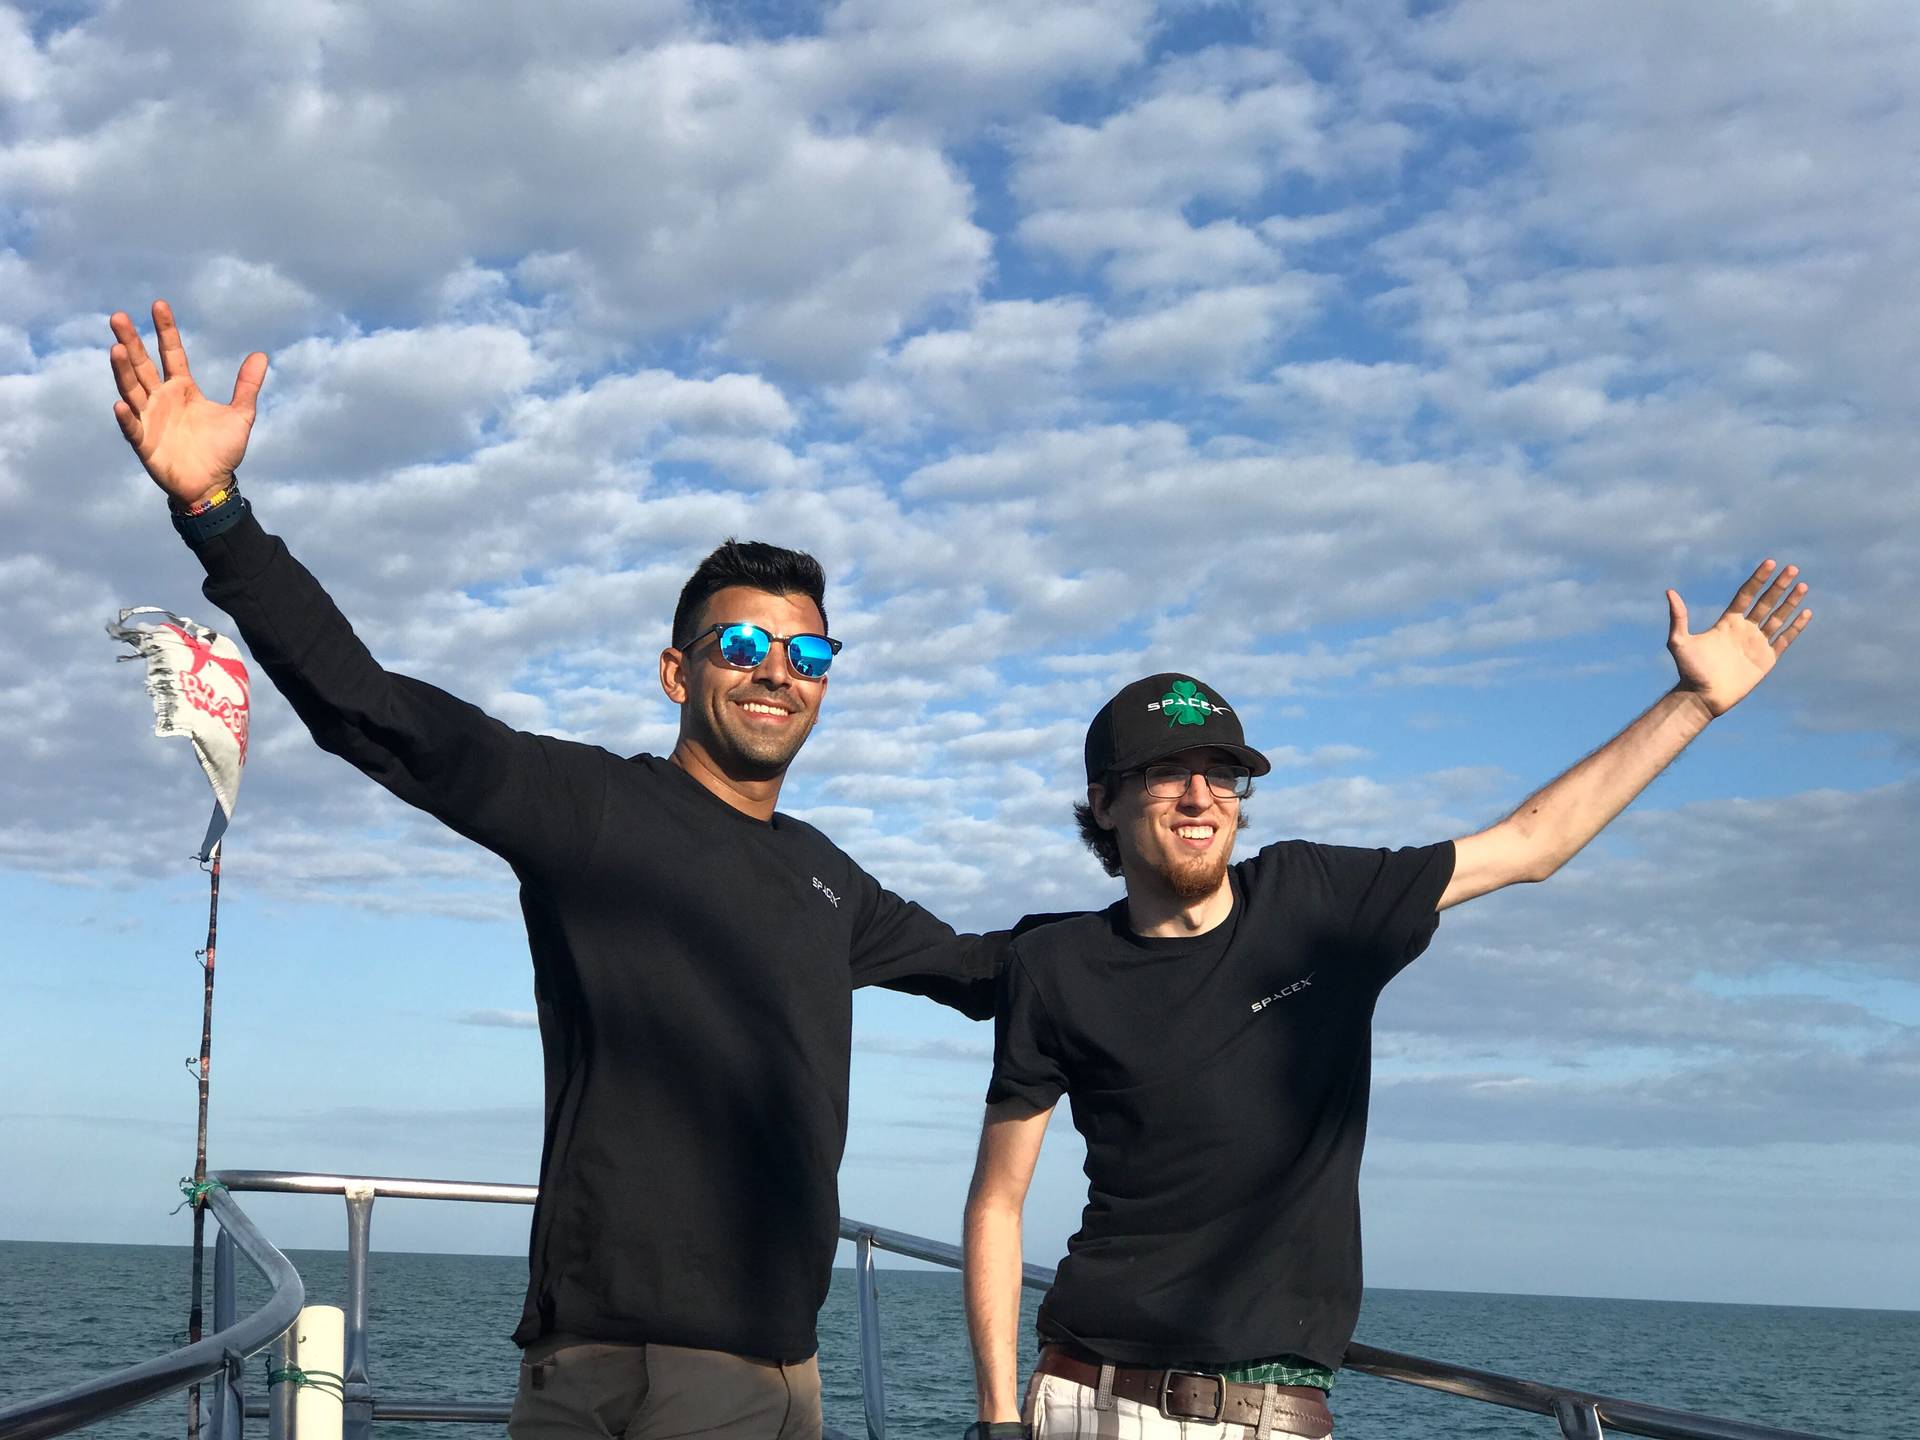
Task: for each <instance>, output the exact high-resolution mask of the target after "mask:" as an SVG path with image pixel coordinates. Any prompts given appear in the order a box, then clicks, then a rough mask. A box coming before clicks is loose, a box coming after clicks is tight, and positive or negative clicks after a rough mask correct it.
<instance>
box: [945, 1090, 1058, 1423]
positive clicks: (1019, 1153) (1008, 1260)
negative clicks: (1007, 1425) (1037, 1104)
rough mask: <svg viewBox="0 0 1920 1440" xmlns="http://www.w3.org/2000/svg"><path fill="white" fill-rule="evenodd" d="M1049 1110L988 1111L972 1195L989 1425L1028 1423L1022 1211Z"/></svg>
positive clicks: (973, 1262) (973, 1290) (970, 1290)
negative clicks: (1023, 1411)
mask: <svg viewBox="0 0 1920 1440" xmlns="http://www.w3.org/2000/svg"><path fill="white" fill-rule="evenodd" d="M1052 1114H1053V1107H1052V1106H1051V1105H1049V1106H1048V1107H1047V1108H1046V1109H1044V1110H1036V1109H1034V1108H1033V1106H1031V1105H1029V1104H1028V1103H1027V1102H1026V1101H1024V1100H1002V1101H1000V1102H999V1103H998V1104H994V1105H989V1106H987V1118H986V1123H985V1124H983V1125H982V1126H981V1128H980V1154H979V1156H978V1158H977V1159H976V1160H975V1161H974V1166H973V1184H972V1186H971V1187H970V1188H969V1189H968V1191H967V1215H966V1227H965V1241H966V1295H967V1336H968V1338H969V1339H970V1340H972V1342H973V1383H974V1391H975V1394H976V1395H977V1396H978V1397H979V1402H980V1411H979V1415H980V1418H981V1419H982V1420H990V1421H1017V1420H1018V1419H1019V1418H1020V1394H1019V1384H1020V1212H1021V1209H1022V1208H1023V1207H1024V1206H1025V1205H1026V1201H1027V1187H1028V1186H1029V1185H1031V1184H1032V1183H1033V1167H1034V1164H1035V1162H1036V1161H1038V1160H1039V1158H1040V1142H1041V1141H1042V1140H1044V1139H1045V1138H1046V1134H1047V1117H1048V1116H1050V1115H1052Z"/></svg>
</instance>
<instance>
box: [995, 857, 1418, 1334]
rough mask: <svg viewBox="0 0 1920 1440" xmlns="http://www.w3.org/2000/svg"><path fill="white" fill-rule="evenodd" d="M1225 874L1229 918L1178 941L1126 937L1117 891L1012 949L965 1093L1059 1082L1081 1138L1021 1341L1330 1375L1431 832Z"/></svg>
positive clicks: (1004, 1093) (1257, 860)
mask: <svg viewBox="0 0 1920 1440" xmlns="http://www.w3.org/2000/svg"><path fill="white" fill-rule="evenodd" d="M1229 874H1230V876H1231V879H1232V885H1233V895H1234V906H1233V912H1232V914H1231V915H1230V916H1229V917H1228V919H1227V920H1226V921H1225V922H1224V923H1223V924H1221V925H1220V926H1218V927H1216V928H1215V929H1214V930H1212V931H1210V932H1208V933H1207V934H1205V935H1202V936H1199V937H1197V938H1195V939H1191V940H1155V939H1145V938H1142V937H1140V936H1137V935H1134V934H1133V933H1132V932H1130V931H1129V930H1128V929H1127V928H1126V909H1125V904H1124V902H1122V903H1119V904H1116V905H1114V906H1112V907H1110V908H1108V909H1107V910H1105V911H1102V912H1099V913H1097V914H1092V915H1085V916H1080V917H1077V918H1075V919H1071V920H1066V921H1063V922H1061V923H1059V924H1054V925H1048V926H1045V927H1044V928H1041V929H1038V930H1034V931H1031V932H1029V933H1028V934H1026V935H1024V936H1022V937H1021V938H1020V939H1019V940H1017V941H1016V942H1014V947H1013V956H1012V960H1011V962H1010V963H1009V965H1008V966H1007V969H1006V972H1005V974H1004V975H1003V976H1002V977H1001V985H1002V993H1001V999H1000V1005H999V1013H998V1015H997V1016H996V1019H995V1035H994V1069H993V1082H992V1085H991V1086H990V1088H989V1089H988V1092H987V1100H988V1102H989V1103H994V1102H997V1101H1001V1100H1007V1099H1014V1098H1018V1099H1021V1100H1024V1101H1026V1102H1028V1103H1029V1104H1032V1105H1034V1106H1036V1107H1040V1108H1044V1107H1047V1106H1050V1105H1052V1104H1054V1103H1055V1102H1056V1101H1057V1100H1058V1099H1059V1097H1060V1096H1061V1095H1062V1094H1065V1095H1066V1096H1067V1097H1068V1100H1069V1101H1070V1103H1071V1106H1072V1112H1073V1123H1074V1127H1075V1128H1076V1129H1077V1130H1079V1132H1080V1134H1081V1135H1082V1136H1083V1137H1084V1138H1085V1140H1086V1142H1087V1162H1086V1172H1087V1180H1088V1188H1087V1206H1086V1210H1085V1212H1084V1213H1083V1215H1082V1217H1081V1225H1080V1230H1079V1233H1078V1234H1076V1235H1075V1236H1074V1237H1073V1238H1072V1240H1071V1241H1069V1242H1068V1253H1067V1258H1066V1259H1065V1260H1064V1261H1062V1262H1061V1265H1060V1269H1059V1274H1058V1276H1057V1278H1056V1279H1055V1282H1054V1285H1053V1288H1052V1289H1051V1290H1050V1291H1049V1292H1048V1293H1047V1297H1046V1299H1045V1300H1044V1301H1043V1302H1042V1304H1041V1307H1040V1318H1039V1328H1040V1335H1041V1338H1042V1339H1044V1340H1056V1341H1065V1342H1069V1343H1073V1344H1077V1345H1079V1346H1081V1347H1083V1348H1085V1349H1087V1350H1090V1351H1092V1352H1093V1353H1094V1354H1096V1355H1099V1356H1101V1357H1102V1358H1104V1359H1107V1360H1109V1361H1113V1362H1117V1363H1124V1364H1136V1365H1164V1364H1172V1363H1181V1362H1194V1361H1206V1362H1213V1363H1219V1364H1227V1363H1232V1362H1238V1361H1247V1360H1254V1359H1261V1358H1265V1357H1268V1356H1275V1355H1288V1354H1290V1355H1300V1356H1304V1357H1305V1358H1307V1359H1309V1360H1312V1361H1314V1362H1316V1363H1317V1364H1321V1365H1325V1366H1327V1367H1328V1368H1330V1369H1335V1368H1338V1367H1339V1365H1340V1363H1341V1360H1342V1358H1343V1357H1344V1356H1345V1354H1346V1348H1347V1342H1348V1341H1349V1340H1351V1339H1352V1338H1353V1327H1354V1324H1355V1322H1356V1320H1357V1319H1358V1317H1359V1311H1360V1206H1359V1178H1360V1156H1361V1150H1362V1147H1363V1146H1364V1144H1365V1142H1366V1127H1367V1088H1368V1080H1369V1072H1370V1069H1371V1061H1372V1049H1371V1041H1372V1022H1373V1008H1374V1002H1375V1001H1376V1000H1377V999H1378V997H1379V994H1380V990H1381V987H1382V986H1384V985H1385V984H1386V983H1387V981H1388V980H1390V979H1392V978H1393V976H1394V975H1395V974H1397V973H1398V972H1399V971H1400V970H1401V968H1402V967H1404V966H1405V965H1406V964H1407V963H1408V962H1409V961H1411V960H1412V959H1413V958H1414V957H1415V956H1417V955H1418V954H1419V953H1420V952H1421V951H1422V950H1424V949H1425V948H1426V945H1427V942H1428V940H1429V939H1431V938H1432V935H1433V930H1434V926H1435V924H1436V923H1437V920H1438V916H1437V913H1436V911H1435V906H1436V905H1437V904H1438V902H1439V899H1440V895H1441V892H1442V891H1444V890H1445V889H1446V886H1447V882H1448V880H1449V879H1450V878H1451V877H1452V874H1453V846H1452V844H1451V842H1448V843H1444V844H1440V845H1433V846H1428V847H1425V848H1420V849H1405V850H1392V851H1388V850H1358V849H1349V848H1344V847H1334V846H1325V845H1313V844H1308V843H1306V842H1305V841H1297V840H1295V841H1283V842H1281V843H1279V844H1277V845H1270V846H1268V847H1267V848H1266V849H1264V850H1262V851H1261V852H1260V853H1259V854H1258V855H1256V856H1254V857H1253V858H1251V859H1249V860H1243V861H1241V862H1240V863H1239V864H1237V865H1235V866H1233V867H1232V869H1231V870H1230V871H1229Z"/></svg>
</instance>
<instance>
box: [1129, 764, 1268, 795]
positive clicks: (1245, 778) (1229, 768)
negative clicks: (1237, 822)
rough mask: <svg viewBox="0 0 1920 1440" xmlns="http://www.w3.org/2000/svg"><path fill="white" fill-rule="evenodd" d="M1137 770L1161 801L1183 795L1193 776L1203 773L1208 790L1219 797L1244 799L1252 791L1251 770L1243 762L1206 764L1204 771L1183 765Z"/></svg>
mask: <svg viewBox="0 0 1920 1440" xmlns="http://www.w3.org/2000/svg"><path fill="white" fill-rule="evenodd" d="M1137 773H1138V774H1139V776H1140V778H1141V779H1142V780H1144V781H1145V782H1146V786H1147V794H1149V795H1153V796H1156V797H1158V798H1159V799H1162V800H1172V799H1174V798H1175V797H1176V796H1180V795H1184V794H1186V793H1187V786H1188V785H1190V784H1192V783H1193V777H1194V776H1195V775H1203V776H1205V777H1206V781H1207V789H1209V790H1211V791H1212V792H1213V793H1214V795H1215V796H1217V797H1218V798H1219V799H1222V800H1234V799H1239V800H1244V799H1246V798H1247V796H1249V795H1251V794H1252V793H1253V772H1252V771H1251V770H1249V769H1248V768H1247V767H1246V766H1244V765H1209V766H1207V768H1206V769H1204V770H1194V769H1190V768H1189V767H1187V766H1185V765H1149V766H1147V767H1146V769H1144V770H1141V771H1138V772H1137Z"/></svg>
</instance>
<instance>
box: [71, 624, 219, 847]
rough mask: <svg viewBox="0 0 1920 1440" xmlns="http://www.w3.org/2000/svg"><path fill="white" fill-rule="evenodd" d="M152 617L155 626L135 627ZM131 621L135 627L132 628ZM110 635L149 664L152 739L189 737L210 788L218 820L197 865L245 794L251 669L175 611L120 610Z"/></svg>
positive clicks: (209, 828)
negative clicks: (243, 777) (243, 772)
mask: <svg viewBox="0 0 1920 1440" xmlns="http://www.w3.org/2000/svg"><path fill="white" fill-rule="evenodd" d="M136 616H150V617H152V618H151V619H135V617H136ZM129 621H132V622H133V623H131V624H130V623H128V622H129ZM107 633H108V634H109V635H111V636H112V637H113V638H114V639H116V640H121V641H124V642H126V643H127V644H128V645H131V646H132V647H133V648H134V649H135V650H136V651H138V652H139V654H138V656H137V657H136V656H134V655H122V656H121V657H120V658H121V659H122V660H132V659H135V658H140V659H144V660H145V661H146V662H147V694H149V695H150V696H152V697H153V716H154V721H153V733H154V734H156V735H162V736H165V735H184V736H186V737H187V738H188V739H189V740H191V741H192V742H193V753H194V754H195V755H196V756H197V757H198V758H199V760H200V768H201V769H202V770H204V771H205V772H206V775H207V783H208V784H210V785H212V786H213V801H214V804H213V818H212V820H210V821H209V822H208V824H207V836H206V839H204V840H203V841H201V842H200V858H201V859H202V860H205V859H207V858H208V857H209V856H210V855H212V854H213V850H214V847H215V846H216V845H218V844H219V843H220V837H221V836H222V835H224V834H225V833H226V829H227V822H228V821H229V820H231V819H232V818H233V806H234V802H235V800H236V799H237V798H238V797H239V794H240V771H241V769H242V767H243V766H245V765H246V763H247V700H248V695H249V691H250V682H249V681H248V679H247V666H246V662H245V661H243V660H242V659H241V658H240V651H239V650H238V649H237V648H236V647H235V646H234V643H233V641H231V640H229V639H228V638H227V637H226V636H224V635H221V634H219V633H217V632H215V631H212V630H209V629H207V627H206V626H204V625H196V624H194V622H193V621H191V620H189V619H187V618H186V617H185V616H182V615H175V614H174V613H173V612H172V611H170V610H161V609H157V608H155V607H154V606H151V605H141V606H137V607H135V608H133V609H130V610H122V611H121V612H120V618H119V619H118V620H116V621H109V622H108V624H107Z"/></svg>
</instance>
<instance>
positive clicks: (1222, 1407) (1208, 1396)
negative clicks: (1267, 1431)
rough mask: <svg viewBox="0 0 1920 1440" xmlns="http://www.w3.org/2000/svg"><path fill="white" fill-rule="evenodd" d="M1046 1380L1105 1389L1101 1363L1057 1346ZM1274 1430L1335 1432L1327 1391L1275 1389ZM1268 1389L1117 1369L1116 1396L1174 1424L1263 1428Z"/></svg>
mask: <svg viewBox="0 0 1920 1440" xmlns="http://www.w3.org/2000/svg"><path fill="white" fill-rule="evenodd" d="M1034 1368H1035V1369H1037V1370H1038V1371H1039V1372H1040V1373H1041V1374H1042V1375H1058V1376H1059V1377H1060V1378H1061V1379H1062V1380H1071V1381H1073V1382H1074V1383H1075V1384H1077V1385H1085V1386H1086V1387H1087V1388H1088V1389H1098V1388H1099V1385H1100V1362H1099V1361H1098V1360H1095V1359H1092V1358H1090V1357H1086V1356H1080V1355H1075V1354H1073V1353H1072V1352H1071V1351H1068V1350H1065V1349H1063V1348H1062V1347H1060V1346H1058V1345H1043V1346H1041V1347H1040V1363H1039V1364H1038V1365H1037V1366H1035V1367H1034ZM1273 1388H1274V1389H1275V1390H1277V1391H1279V1392H1280V1393H1279V1395H1278V1396H1277V1397H1276V1398H1275V1400H1274V1405H1273V1428H1274V1429H1276V1430H1279V1431H1282V1432H1283V1433H1285V1434H1288V1435H1305V1436H1308V1437H1310V1440H1322V1437H1324V1436H1327V1435H1331V1434H1332V1433H1333V1412H1332V1411H1331V1410H1329V1409H1327V1400H1326V1395H1325V1393H1324V1392H1322V1391H1320V1390H1317V1389H1315V1388H1314V1387H1313V1386H1311V1385H1275V1386H1274V1387H1273ZM1266 1390H1267V1387H1266V1386H1264V1385H1250V1384H1246V1383H1244V1382H1242V1381H1239V1380H1228V1379H1225V1378H1224V1377H1222V1376H1219V1375H1208V1374H1204V1373H1196V1372H1194V1371H1191V1370H1162V1369H1153V1368H1150V1367H1148V1366H1144V1365H1116V1366H1114V1367H1113V1393H1114V1394H1115V1395H1117V1396H1119V1397H1120V1398H1121V1399H1122V1400H1134V1401H1138V1402H1139V1403H1140V1404H1142V1405H1151V1406H1153V1407H1154V1408H1155V1409H1156V1410H1158V1411H1159V1412H1160V1413H1161V1414H1162V1415H1165V1416H1168V1417H1169V1418H1171V1419H1175V1420H1208V1421H1214V1422H1225V1423H1226V1424H1229V1425H1245V1426H1248V1427H1252V1426H1255V1425H1258V1424H1259V1423H1260V1409H1261V1406H1262V1405H1263V1404H1264V1403H1265V1402H1266Z"/></svg>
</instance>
